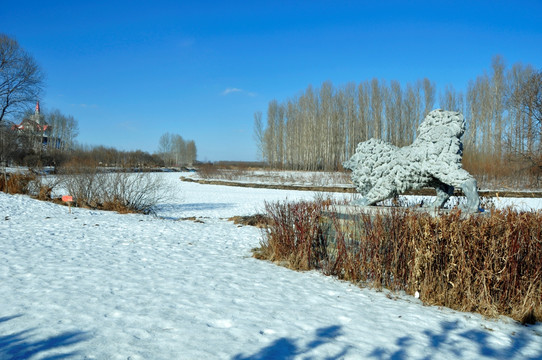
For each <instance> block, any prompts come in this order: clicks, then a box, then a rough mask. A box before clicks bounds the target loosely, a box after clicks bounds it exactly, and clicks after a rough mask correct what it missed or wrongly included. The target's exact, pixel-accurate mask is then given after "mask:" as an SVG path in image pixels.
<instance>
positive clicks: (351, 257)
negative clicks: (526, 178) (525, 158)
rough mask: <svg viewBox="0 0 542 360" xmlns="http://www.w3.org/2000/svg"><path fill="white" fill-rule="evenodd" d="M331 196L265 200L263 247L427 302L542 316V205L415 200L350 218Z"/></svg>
mask: <svg viewBox="0 0 542 360" xmlns="http://www.w3.org/2000/svg"><path fill="white" fill-rule="evenodd" d="M327 207H328V205H326V204H324V203H322V202H318V201H315V202H301V203H274V204H267V205H266V215H267V216H269V218H270V219H271V223H270V225H269V227H268V228H267V230H266V232H265V237H264V239H263V241H262V243H261V246H260V248H258V249H255V250H254V256H255V257H257V258H259V259H266V260H270V261H274V262H277V263H279V264H281V265H284V266H287V267H289V268H292V269H296V270H309V269H319V270H321V271H322V272H323V273H325V274H327V275H333V276H337V277H338V278H340V279H344V280H348V281H352V282H354V283H356V284H359V285H362V286H371V287H375V288H377V289H379V288H383V287H384V288H387V289H390V290H396V291H405V292H406V293H408V294H412V295H413V294H414V293H415V292H416V291H418V292H419V293H420V294H421V299H422V300H423V302H424V303H426V304H431V305H440V306H447V307H450V308H453V309H457V310H461V311H472V312H478V313H481V314H483V315H486V316H498V315H506V316H510V317H512V318H513V319H516V320H518V321H520V322H522V323H534V322H536V321H541V319H542V281H541V280H542V212H518V211H514V210H512V209H505V210H493V211H492V213H491V215H490V216H471V217H464V216H461V213H460V211H459V210H452V211H451V212H449V213H448V214H443V215H441V216H439V217H436V218H433V217H431V216H428V215H426V214H423V213H421V214H420V213H417V212H411V211H408V210H400V209H396V210H393V211H392V212H391V213H390V214H389V215H376V216H369V215H360V216H358V217H357V218H356V220H355V221H353V222H352V223H351V224H350V225H349V226H346V227H345V226H344V224H341V223H340V221H339V220H338V219H336V218H335V217H334V216H333V215H329V213H328V212H327V210H326V209H327Z"/></svg>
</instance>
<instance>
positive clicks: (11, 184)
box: [0, 173, 36, 194]
mask: <svg viewBox="0 0 542 360" xmlns="http://www.w3.org/2000/svg"><path fill="white" fill-rule="evenodd" d="M34 181H36V175H34V174H32V173H25V174H16V173H15V174H5V173H4V174H1V176H0V190H2V191H3V192H5V193H8V194H28V193H29V186H30V184H31V183H32V182H34Z"/></svg>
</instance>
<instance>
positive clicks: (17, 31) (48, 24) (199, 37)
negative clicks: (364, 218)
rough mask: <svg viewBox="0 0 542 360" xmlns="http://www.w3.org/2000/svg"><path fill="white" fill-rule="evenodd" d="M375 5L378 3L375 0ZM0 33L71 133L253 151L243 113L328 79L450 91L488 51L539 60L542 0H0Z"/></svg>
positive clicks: (148, 146) (82, 138)
mask: <svg viewBox="0 0 542 360" xmlns="http://www.w3.org/2000/svg"><path fill="white" fill-rule="evenodd" d="M377 3H378V4H377ZM0 32H3V33H6V34H8V35H10V36H13V37H15V38H16V39H17V40H18V41H19V43H20V45H21V46H22V47H23V48H24V49H26V50H27V51H28V52H29V53H31V54H32V55H33V56H34V57H35V59H36V60H37V62H38V63H39V64H40V65H41V66H42V68H43V69H44V70H45V72H46V74H47V80H46V85H47V86H46V92H45V94H44V96H43V98H42V99H40V103H41V104H42V107H43V108H45V109H52V108H58V109H60V110H61V111H62V112H63V113H65V114H70V115H73V116H74V117H75V118H76V119H77V120H78V122H79V129H80V135H79V137H78V141H79V142H81V143H84V144H89V145H105V146H114V147H116V148H118V149H122V150H135V149H141V150H145V151H148V152H151V153H152V152H154V151H156V150H157V148H158V139H159V137H160V136H161V135H162V134H163V133H165V132H170V133H176V134H180V135H181V136H182V137H183V138H185V139H191V140H194V141H195V142H196V145H197V148H198V159H199V160H202V161H206V160H208V161H217V160H256V159H257V151H256V146H255V143H254V140H253V114H254V112H256V111H262V112H263V113H264V114H265V111H266V109H267V104H268V103H269V101H270V100H272V99H277V100H279V101H282V100H284V99H286V98H288V97H291V96H294V95H296V94H298V93H299V92H300V91H302V90H304V89H306V87H307V86H308V85H309V84H312V85H314V86H316V87H319V86H320V85H321V83H322V82H323V81H326V80H330V81H332V82H333V84H334V85H341V84H344V83H347V82H350V81H353V82H356V83H359V82H361V81H364V80H367V79H372V78H373V77H376V78H379V79H385V80H387V81H389V80H399V81H400V82H401V83H402V84H405V83H406V82H410V81H415V80H417V79H421V78H423V77H428V78H429V79H430V80H432V81H434V82H436V84H437V87H438V89H444V87H445V86H446V85H447V84H451V85H453V86H454V87H455V89H456V90H463V89H465V88H466V85H467V83H468V81H469V80H470V79H474V78H475V77H476V76H478V75H481V74H483V72H484V71H485V70H488V69H489V67H490V64H491V58H492V57H493V56H494V55H496V54H500V55H502V56H503V57H504V59H505V61H506V64H507V65H511V64H513V63H516V62H523V63H525V64H527V63H529V64H532V65H533V66H535V67H536V68H538V69H541V68H542V1H540V0H538V1H521V0H520V1H474V0H471V1H382V2H377V1H374V0H373V1H318V0H313V1H294V0H290V1H163V0H153V1H147V0H142V1H141V0H140V1H126V0H123V1H115V0H106V1H102V0H97V1H84V2H79V1H55V0H51V1H25V0H21V1H9V2H6V3H4V4H3V5H2V6H1V7H0Z"/></svg>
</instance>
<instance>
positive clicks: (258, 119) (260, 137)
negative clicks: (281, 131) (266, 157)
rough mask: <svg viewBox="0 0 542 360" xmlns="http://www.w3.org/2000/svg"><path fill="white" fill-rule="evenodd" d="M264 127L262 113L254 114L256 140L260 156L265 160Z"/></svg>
mask: <svg viewBox="0 0 542 360" xmlns="http://www.w3.org/2000/svg"><path fill="white" fill-rule="evenodd" d="M264 136H265V133H264V126H263V122H262V112H261V111H257V112H255V113H254V140H255V141H256V146H257V148H258V156H259V157H261V158H262V159H263V153H264V151H263V146H264Z"/></svg>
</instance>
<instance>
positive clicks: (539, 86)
mask: <svg viewBox="0 0 542 360" xmlns="http://www.w3.org/2000/svg"><path fill="white" fill-rule="evenodd" d="M515 96H516V97H517V98H516V101H515V102H513V106H516V107H517V109H518V111H520V112H521V113H522V114H523V115H524V116H525V117H526V118H527V121H526V123H525V126H526V129H525V130H524V132H525V133H526V142H527V145H526V146H525V147H524V149H523V150H522V151H519V154H520V155H521V156H522V157H523V158H525V159H526V160H528V161H529V162H530V164H531V165H532V169H533V170H534V172H535V173H536V176H537V180H538V181H537V182H539V180H540V176H542V70H540V71H538V72H535V73H533V74H532V75H531V76H529V77H528V79H527V80H526V81H525V82H524V83H523V84H522V86H521V88H520V90H519V91H518V93H517V94H515Z"/></svg>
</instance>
